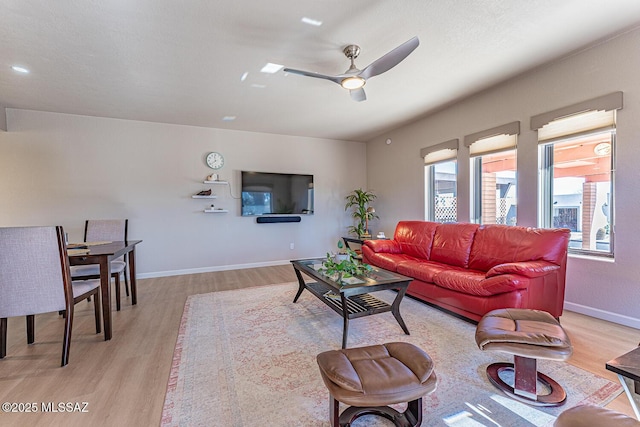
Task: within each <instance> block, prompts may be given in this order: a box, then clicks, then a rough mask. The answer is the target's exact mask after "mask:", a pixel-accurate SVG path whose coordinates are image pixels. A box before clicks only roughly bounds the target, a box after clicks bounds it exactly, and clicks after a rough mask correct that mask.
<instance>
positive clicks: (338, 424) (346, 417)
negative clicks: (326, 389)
mask: <svg viewBox="0 0 640 427" xmlns="http://www.w3.org/2000/svg"><path fill="white" fill-rule="evenodd" d="M330 400H331V401H330V408H331V409H330V412H331V414H330V416H331V426H332V427H349V426H350V425H351V423H353V422H354V421H355V420H356V419H358V418H360V417H362V416H364V415H377V416H380V417H384V418H386V419H388V420H391V421H392V422H393V423H394V424H395V425H396V427H417V426H419V425H420V424H422V398H419V399H416V400H412V401H411V402H409V403H408V405H407V409H406V410H405V411H404V412H398V411H396V410H395V409H393V408H391V407H389V406H372V407H360V406H350V407H348V408H347V409H345V410H344V411H343V412H342V414H340V415H338V414H339V405H340V402H338V401H337V400H336V399H334V398H333V396H330Z"/></svg>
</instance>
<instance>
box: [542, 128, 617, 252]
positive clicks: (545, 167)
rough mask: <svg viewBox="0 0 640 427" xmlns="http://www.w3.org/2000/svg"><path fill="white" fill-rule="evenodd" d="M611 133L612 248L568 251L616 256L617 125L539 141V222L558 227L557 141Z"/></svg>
mask: <svg viewBox="0 0 640 427" xmlns="http://www.w3.org/2000/svg"><path fill="white" fill-rule="evenodd" d="M607 133H608V134H609V140H610V142H611V155H610V170H609V197H608V204H609V251H608V252H605V251H601V250H596V249H583V248H571V247H570V248H569V249H568V252H569V253H570V254H575V255H585V256H593V257H600V258H614V257H615V152H616V128H615V126H614V127H613V128H605V129H594V130H592V131H590V132H579V133H576V134H572V135H566V136H564V137H560V138H554V139H553V140H549V141H545V142H541V143H540V144H539V152H538V153H539V161H538V165H539V191H538V196H539V197H538V198H539V203H538V204H539V215H538V223H539V224H538V225H539V226H540V227H544V228H554V224H553V212H554V206H553V198H554V194H555V193H554V184H553V182H554V178H553V174H554V169H553V165H554V158H553V157H554V156H553V152H554V145H555V144H557V143H561V142H567V141H571V140H577V139H581V138H585V137H586V136H591V135H597V134H603V135H604V134H607ZM581 211H582V209H578V213H580V212H581ZM579 228H580V229H582V228H583V224H582V219H580V223H579Z"/></svg>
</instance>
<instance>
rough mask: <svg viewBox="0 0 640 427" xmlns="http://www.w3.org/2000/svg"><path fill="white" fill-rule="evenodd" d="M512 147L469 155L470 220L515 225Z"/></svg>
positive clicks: (514, 168) (513, 157) (513, 155)
mask: <svg viewBox="0 0 640 427" xmlns="http://www.w3.org/2000/svg"><path fill="white" fill-rule="evenodd" d="M516 188H517V180H516V150H508V151H501V152H499V153H493V154H487V155H484V156H477V157H473V158H472V159H471V190H472V191H471V221H472V222H475V223H478V224H503V225H516V222H517V216H516V214H517V210H516V209H517V198H516Z"/></svg>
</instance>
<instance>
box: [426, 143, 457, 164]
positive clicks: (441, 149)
mask: <svg viewBox="0 0 640 427" xmlns="http://www.w3.org/2000/svg"><path fill="white" fill-rule="evenodd" d="M458 144H459V141H458V139H457V138H456V139H451V140H449V141H445V142H442V143H440V144H435V145H432V146H430V147H425V148H422V149H421V150H420V157H422V158H424V164H425V165H432V164H434V163H440V162H444V161H447V160H452V159H455V158H456V157H457V156H458Z"/></svg>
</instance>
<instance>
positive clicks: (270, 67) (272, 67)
mask: <svg viewBox="0 0 640 427" xmlns="http://www.w3.org/2000/svg"><path fill="white" fill-rule="evenodd" d="M283 68H284V65H280V64H272V63H271V62H267V64H266V65H265V66H264V67H262V69H261V70H260V72H262V73H269V74H274V73H277V72H278V71H280V70H281V69H283Z"/></svg>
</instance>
